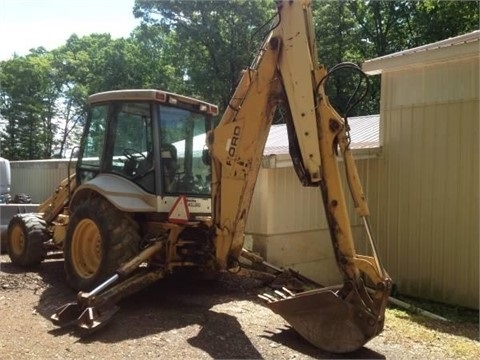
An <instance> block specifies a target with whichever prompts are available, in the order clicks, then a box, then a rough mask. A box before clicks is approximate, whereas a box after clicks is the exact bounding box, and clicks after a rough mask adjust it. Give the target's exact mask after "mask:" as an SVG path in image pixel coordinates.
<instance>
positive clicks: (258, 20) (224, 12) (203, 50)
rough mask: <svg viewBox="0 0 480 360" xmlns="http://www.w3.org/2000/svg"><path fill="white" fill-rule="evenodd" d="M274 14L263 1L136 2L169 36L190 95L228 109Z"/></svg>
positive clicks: (145, 18) (137, 9) (172, 55)
mask: <svg viewBox="0 0 480 360" xmlns="http://www.w3.org/2000/svg"><path fill="white" fill-rule="evenodd" d="M273 11H274V8H273V6H272V2H271V1H264V0H262V1H242V0H235V1H211V0H180V1H164V0H160V1H143V0H137V1H136V2H135V10H134V13H135V15H136V16H137V17H142V18H143V21H144V23H145V24H148V25H149V26H155V27H157V28H158V32H161V31H163V32H164V33H165V34H167V36H166V37H165V39H166V42H164V43H163V45H164V46H166V47H167V50H168V54H167V56H169V58H170V59H171V60H172V62H171V63H172V64H176V69H174V74H176V75H177V76H181V79H183V81H184V83H185V84H184V90H185V92H186V94H188V95H191V96H198V97H201V98H204V99H206V100H208V101H211V102H215V103H218V104H219V105H220V106H221V107H223V108H225V107H226V106H227V105H228V102H229V100H230V95H231V94H232V92H233V91H234V89H235V87H236V85H237V82H238V80H239V76H240V73H241V71H242V70H243V69H244V68H246V67H247V66H248V65H249V63H250V62H251V60H252V59H253V54H254V52H255V50H256V49H257V47H258V45H259V44H260V42H261V40H262V35H265V32H266V31H267V30H268V29H265V30H263V31H261V32H258V30H259V29H261V28H262V26H263V25H264V24H265V23H266V22H267V20H268V19H269V18H270V17H271V15H272V14H273ZM160 46H161V45H160Z"/></svg>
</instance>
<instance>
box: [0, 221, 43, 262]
mask: <svg viewBox="0 0 480 360" xmlns="http://www.w3.org/2000/svg"><path fill="white" fill-rule="evenodd" d="M48 239H49V236H48V234H47V232H46V224H45V221H44V220H43V219H42V217H41V215H38V214H33V213H27V214H17V215H15V216H14V217H13V218H12V220H10V223H9V224H8V237H7V251H8V256H10V260H11V261H12V263H13V264H15V265H19V266H22V267H31V266H36V265H38V264H40V263H41V262H42V261H43V260H44V259H45V256H46V255H47V251H46V250H45V248H44V246H43V243H44V242H45V241H47V240H48Z"/></svg>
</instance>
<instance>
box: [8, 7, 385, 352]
mask: <svg viewBox="0 0 480 360" xmlns="http://www.w3.org/2000/svg"><path fill="white" fill-rule="evenodd" d="M276 5H277V10H278V13H277V16H276V22H275V25H274V26H272V29H271V31H270V33H269V35H268V36H267V37H266V38H265V40H264V43H263V45H262V47H261V49H260V51H259V52H258V54H257V56H256V57H255V59H254V61H253V63H252V65H251V66H250V67H249V68H247V69H246V70H245V71H244V72H243V74H242V76H241V79H240V81H239V84H238V87H237V89H236V91H235V93H234V95H233V97H232V99H231V101H230V104H229V106H228V108H227V109H226V111H225V113H224V114H223V116H222V118H221V121H220V123H219V125H218V126H216V127H215V128H214V127H213V118H214V117H215V115H217V114H218V108H217V107H216V106H214V105H212V104H209V103H206V102H203V101H199V100H196V99H192V98H189V97H185V96H181V95H177V94H173V93H169V92H165V91H161V90H153V89H146V90H120V91H109V92H104V93H99V94H94V95H92V96H90V97H89V105H90V111H89V116H88V119H87V122H86V124H85V129H84V134H83V137H82V140H81V145H80V150H79V155H78V160H77V162H76V171H75V173H74V174H71V175H69V176H68V177H67V178H66V179H65V180H64V181H63V182H62V183H61V184H60V186H59V187H58V189H57V191H56V193H55V194H54V195H52V197H51V198H50V199H48V200H47V201H45V202H44V203H43V204H42V205H41V206H40V208H39V210H38V213H35V214H18V215H16V216H15V217H14V218H13V219H12V220H11V222H10V224H9V230H8V251H9V254H10V257H11V260H12V262H13V263H15V264H18V265H23V266H30V265H33V264H37V263H39V262H41V261H42V260H43V259H44V257H45V255H46V252H47V251H48V250H49V249H52V248H53V249H61V250H62V251H63V253H64V261H65V273H66V279H67V282H68V283H69V284H70V285H71V286H72V287H74V288H75V289H77V290H79V291H80V292H79V293H78V297H77V301H76V302H74V303H70V304H67V305H65V306H62V307H61V308H60V309H58V311H57V312H56V313H55V314H54V315H53V316H52V320H53V321H54V322H55V324H57V325H59V326H69V325H75V326H77V327H78V328H81V329H84V330H85V331H93V330H95V329H97V328H99V327H101V326H102V325H103V324H105V322H106V321H107V320H108V319H109V318H110V317H111V316H112V315H113V313H114V312H115V311H116V306H115V304H116V303H117V302H118V301H119V299H121V298H123V297H125V296H127V295H129V294H131V293H133V292H135V291H138V290H139V289H140V288H143V287H145V286H147V285H148V284H151V283H153V282H155V281H157V280H159V279H161V278H164V277H166V276H168V275H170V274H172V273H175V272H176V271H180V269H185V268H190V269H193V270H194V271H195V272H196V273H198V274H203V275H205V276H209V275H212V274H215V273H218V272H222V271H228V270H229V269H232V268H236V267H237V266H238V264H239V262H238V259H239V258H240V257H241V256H247V257H249V258H250V259H252V258H254V256H253V255H252V254H248V252H246V251H245V250H244V249H243V242H244V229H245V224H246V221H247V218H248V211H249V207H250V203H251V201H252V194H253V190H254V187H255V183H256V181H257V175H258V172H259V169H260V165H261V160H262V154H263V150H264V147H265V142H266V139H267V136H268V133H269V129H270V126H271V123H272V118H273V117H274V114H275V110H276V109H277V107H278V106H281V107H283V108H284V109H286V110H287V111H286V112H284V113H285V114H286V123H287V129H288V134H289V141H290V154H291V157H292V160H293V163H294V166H295V169H296V172H297V174H298V176H299V179H300V181H301V182H302V184H304V185H306V186H316V187H318V188H319V193H320V194H319V195H321V196H322V199H323V202H324V205H325V213H326V217H327V220H328V224H329V228H330V234H331V240H332V243H333V249H334V252H335V258H336V262H337V265H338V269H339V271H340V273H341V275H342V278H343V283H342V284H340V285H339V286H336V287H330V288H323V289H315V290H310V291H304V292H299V293H295V292H292V291H290V290H289V289H286V290H285V291H284V292H282V293H281V296H280V295H279V296H272V295H267V296H264V298H265V299H266V300H267V303H266V304H267V306H269V307H270V308H271V309H272V310H273V311H275V312H277V313H278V314H280V315H281V316H283V317H284V318H285V319H286V321H288V322H289V323H290V324H291V325H292V326H293V327H294V328H295V329H296V330H297V331H298V332H299V333H300V334H301V335H302V336H303V337H304V338H305V339H307V340H308V341H309V342H311V343H312V344H314V345H315V346H317V347H319V348H321V349H324V350H327V351H330V352H337V353H343V352H350V351H353V350H356V349H358V348H360V347H361V346H363V345H364V344H365V343H366V342H367V341H369V340H370V339H372V338H373V337H375V336H376V335H378V334H379V333H380V332H381V331H382V329H383V323H384V313H385V307H386V303H387V300H388V296H389V292H390V288H391V280H390V278H389V276H388V274H387V273H386V271H385V270H384V268H383V266H382V264H381V262H380V259H379V257H378V254H377V250H376V248H375V244H374V241H373V239H372V236H371V231H370V228H369V225H368V216H369V210H368V206H367V203H366V200H365V197H364V194H363V191H362V188H361V185H360V182H359V179H358V175H357V170H356V167H355V163H354V161H353V158H352V154H351V150H350V148H349V143H350V141H349V128H348V122H347V118H346V117H344V118H342V117H341V116H339V115H338V113H337V112H336V111H335V110H334V109H333V108H332V107H331V105H330V104H329V101H328V98H327V96H326V95H325V91H324V86H325V83H326V81H327V80H328V77H329V76H330V75H331V74H332V72H333V71H335V70H336V69H339V68H341V67H343V68H351V69H353V70H355V71H360V70H359V69H358V68H357V67H356V66H354V65H353V64H343V65H341V66H338V67H336V68H335V69H331V70H330V71H327V69H325V68H324V67H322V66H320V65H319V64H318V60H317V50H316V48H315V37H314V30H313V26H312V16H311V8H310V6H311V3H310V1H309V0H302V1H289V0H279V1H277V2H276ZM337 153H340V154H341V156H343V159H344V162H345V167H346V170H347V171H346V178H347V182H348V187H349V189H350V192H351V194H352V197H353V202H354V205H355V207H356V210H357V212H358V214H359V215H360V216H361V217H362V218H363V219H364V223H365V229H366V232H367V237H368V239H369V240H370V243H371V248H372V256H366V255H359V254H357V253H356V251H355V247H354V241H353V237H352V231H351V228H350V221H349V217H348V214H347V207H346V200H345V197H344V192H343V185H342V183H341V178H340V175H339V170H338V166H337ZM260 262H262V261H261V260H260ZM367 283H368V285H369V287H371V289H367V287H366V284H367ZM367 290H368V291H367Z"/></svg>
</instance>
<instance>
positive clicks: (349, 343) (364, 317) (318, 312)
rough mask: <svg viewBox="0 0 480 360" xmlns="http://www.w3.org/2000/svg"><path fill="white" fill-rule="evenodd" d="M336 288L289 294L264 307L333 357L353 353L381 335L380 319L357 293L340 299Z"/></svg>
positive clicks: (354, 292) (381, 325) (351, 293)
mask: <svg viewBox="0 0 480 360" xmlns="http://www.w3.org/2000/svg"><path fill="white" fill-rule="evenodd" d="M338 288H339V287H335V288H325V289H318V290H312V291H307V292H303V293H299V294H295V295H293V294H291V293H290V296H283V298H282V299H280V300H278V299H277V300H275V301H271V302H269V303H268V305H267V306H269V307H270V309H272V310H273V311H274V312H276V313H277V314H279V315H280V316H282V317H283V318H284V319H285V320H286V321H287V322H288V323H289V324H290V325H292V327H293V328H294V329H295V330H296V331H297V332H298V333H299V334H300V335H302V336H303V337H304V338H305V339H306V340H308V341H309V342H310V343H312V344H313V345H315V346H316V347H318V348H320V349H322V350H325V351H328V352H332V353H347V352H352V351H355V350H357V349H359V348H361V347H362V346H363V345H364V344H365V343H366V342H368V341H369V340H370V339H371V338H373V337H374V336H376V335H377V334H378V333H379V332H380V331H382V328H383V318H382V319H379V317H378V316H376V315H374V314H373V313H372V312H371V311H370V310H369V309H368V308H367V307H366V306H365V305H364V304H363V302H362V300H361V299H360V296H359V295H358V293H357V292H356V291H351V292H349V293H348V295H347V296H346V297H345V299H342V298H341V297H340V296H339V295H338V294H339V293H340V291H341V290H340V291H335V289H338ZM270 298H272V297H270Z"/></svg>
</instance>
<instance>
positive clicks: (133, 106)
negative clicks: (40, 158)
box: [76, 90, 218, 214]
mask: <svg viewBox="0 0 480 360" xmlns="http://www.w3.org/2000/svg"><path fill="white" fill-rule="evenodd" d="M89 105H90V111H89V116H88V120H87V123H86V125H85V129H84V135H83V138H82V141H81V148H80V154H79V158H78V162H77V170H76V177H77V179H76V180H77V183H78V184H79V185H80V186H81V185H83V184H85V185H86V186H88V184H90V183H92V182H93V184H95V185H96V186H97V188H96V190H97V191H98V192H100V193H102V194H103V195H105V196H106V197H107V198H108V199H109V200H111V201H112V203H114V204H115V205H117V207H119V208H122V210H124V211H141V207H136V206H135V205H134V203H135V202H134V201H131V202H128V201H126V200H125V199H126V198H131V199H132V200H134V199H136V200H137V201H139V202H145V203H147V204H150V205H153V207H154V208H155V211H156V212H166V213H168V212H169V210H171V207H172V201H175V199H176V198H177V197H178V196H179V195H184V196H187V197H188V198H189V199H190V198H192V200H189V201H188V205H189V212H190V213H191V214H198V213H202V214H207V213H210V212H211V210H210V206H209V199H210V196H211V186H210V179H211V169H210V162H209V161H207V160H206V159H207V157H205V156H204V154H205V151H206V150H205V143H206V141H205V140H206V133H207V131H209V130H211V129H212V123H213V122H212V117H213V116H215V115H217V113H218V108H217V107H216V106H214V105H211V104H208V103H205V102H202V101H199V100H196V99H192V98H188V97H184V96H180V95H176V94H172V93H167V92H163V91H160V90H119V91H109V92H103V93H99V94H95V95H92V96H90V97H89ZM95 178H98V179H96V180H94V179H95ZM102 178H105V179H108V182H107V181H103V180H102ZM112 182H114V183H115V184H117V185H118V186H117V187H116V188H115V195H114V196H113V194H112ZM122 184H124V185H122ZM132 184H133V186H132ZM121 197H123V199H120V200H118V199H119V198H121ZM197 198H198V201H194V199H197ZM202 200H203V201H202ZM205 200H206V201H205ZM128 203H130V204H131V205H127V204H128ZM199 205H200V206H199ZM130 206H131V207H130Z"/></svg>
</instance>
